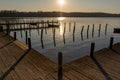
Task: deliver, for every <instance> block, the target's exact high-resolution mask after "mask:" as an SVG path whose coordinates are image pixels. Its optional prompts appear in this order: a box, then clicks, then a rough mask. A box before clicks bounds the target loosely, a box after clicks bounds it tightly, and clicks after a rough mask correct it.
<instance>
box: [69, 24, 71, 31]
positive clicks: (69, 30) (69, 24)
mask: <svg viewBox="0 0 120 80" xmlns="http://www.w3.org/2000/svg"><path fill="white" fill-rule="evenodd" d="M69 32H71V22H69Z"/></svg>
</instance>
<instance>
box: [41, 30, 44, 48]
mask: <svg viewBox="0 0 120 80" xmlns="http://www.w3.org/2000/svg"><path fill="white" fill-rule="evenodd" d="M41 45H42V49H44V44H43V29H41Z"/></svg>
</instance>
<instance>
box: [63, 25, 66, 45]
mask: <svg viewBox="0 0 120 80" xmlns="http://www.w3.org/2000/svg"><path fill="white" fill-rule="evenodd" d="M65 31H66V23H64V32H63V42H64V44H65Z"/></svg>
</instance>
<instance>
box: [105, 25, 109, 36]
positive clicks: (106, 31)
mask: <svg viewBox="0 0 120 80" xmlns="http://www.w3.org/2000/svg"><path fill="white" fill-rule="evenodd" d="M107 26H108V24H106V26H105V35H107Z"/></svg>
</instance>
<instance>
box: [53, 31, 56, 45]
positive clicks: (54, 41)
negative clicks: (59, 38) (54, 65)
mask: <svg viewBox="0 0 120 80" xmlns="http://www.w3.org/2000/svg"><path fill="white" fill-rule="evenodd" d="M53 41H54V47H56V42H55V29H54V30H53Z"/></svg>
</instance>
